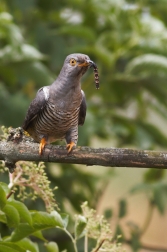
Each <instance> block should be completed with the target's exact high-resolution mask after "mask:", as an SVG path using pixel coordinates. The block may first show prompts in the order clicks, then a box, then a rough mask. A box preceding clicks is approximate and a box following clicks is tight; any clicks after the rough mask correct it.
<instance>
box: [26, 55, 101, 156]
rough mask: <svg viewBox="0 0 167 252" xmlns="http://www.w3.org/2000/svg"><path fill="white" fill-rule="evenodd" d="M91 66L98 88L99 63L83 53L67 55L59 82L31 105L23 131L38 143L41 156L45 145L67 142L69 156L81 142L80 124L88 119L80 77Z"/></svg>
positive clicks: (55, 82)
mask: <svg viewBox="0 0 167 252" xmlns="http://www.w3.org/2000/svg"><path fill="white" fill-rule="evenodd" d="M89 67H93V68H94V72H95V82H96V88H98V72H97V67H96V64H95V63H94V62H93V61H91V60H90V58H89V57H88V56H87V55H84V54H79V53H77V54H71V55H68V56H67V57H66V59H65V61H64V65H63V67H62V69H61V71H60V73H59V75H58V77H57V79H56V80H55V81H54V82H53V83H52V84H51V85H50V86H44V87H41V88H40V89H39V90H38V92H37V94H36V97H35V98H34V100H33V101H32V102H31V104H30V106H29V108H28V111H27V114H26V117H25V120H24V123H23V126H22V127H23V129H24V130H25V131H27V132H28V133H29V135H30V136H32V138H33V139H34V140H35V141H36V142H39V143H40V144H39V154H40V155H41V154H42V153H43V149H44V147H45V145H46V144H49V143H52V142H55V141H56V140H61V139H65V141H66V143H67V145H66V147H67V151H68V153H70V152H71V151H72V149H73V147H74V146H76V144H77V141H78V125H83V124H84V121H85V116H86V100H85V94H84V92H83V90H82V89H81V82H80V80H81V77H82V76H83V74H84V73H85V72H86V71H87V70H88V68H89Z"/></svg>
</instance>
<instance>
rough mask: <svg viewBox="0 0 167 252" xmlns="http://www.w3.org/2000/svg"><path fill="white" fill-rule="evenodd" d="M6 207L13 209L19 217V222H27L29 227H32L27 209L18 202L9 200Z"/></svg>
mask: <svg viewBox="0 0 167 252" xmlns="http://www.w3.org/2000/svg"><path fill="white" fill-rule="evenodd" d="M8 205H11V206H13V207H15V208H16V209H17V211H18V213H19V215H20V219H21V222H27V223H28V224H29V225H32V217H31V213H30V212H29V210H28V208H27V207H26V206H25V205H24V204H23V203H22V202H20V201H16V200H10V201H9V202H8Z"/></svg>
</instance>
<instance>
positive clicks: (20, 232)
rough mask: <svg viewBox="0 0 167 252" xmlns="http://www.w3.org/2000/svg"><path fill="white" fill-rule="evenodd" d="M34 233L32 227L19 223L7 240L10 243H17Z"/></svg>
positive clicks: (34, 230)
mask: <svg viewBox="0 0 167 252" xmlns="http://www.w3.org/2000/svg"><path fill="white" fill-rule="evenodd" d="M34 232H36V229H35V228H34V227H32V226H29V225H28V224H27V223H20V224H19V226H18V227H17V228H16V229H15V230H14V231H13V232H12V234H11V237H10V238H9V240H10V241H12V242H17V241H20V240H22V239H23V238H25V237H28V236H29V235H31V234H33V233H34Z"/></svg>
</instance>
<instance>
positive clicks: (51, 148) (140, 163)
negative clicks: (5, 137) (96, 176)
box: [0, 141, 167, 169]
mask: <svg viewBox="0 0 167 252" xmlns="http://www.w3.org/2000/svg"><path fill="white" fill-rule="evenodd" d="M38 148H39V144H38V143H34V142H29V141H21V142H20V143H15V142H13V141H0V160H5V162H6V166H7V167H9V168H11V169H12V168H14V164H15V162H17V161H19V160H24V161H44V162H55V163H71V164H84V165H101V166H110V167H140V168H158V169H166V168H167V152H165V151H149V150H135V149H121V148H99V149H94V148H89V147H77V148H75V149H74V150H73V151H72V153H70V154H67V150H66V148H65V146H57V145H46V146H45V149H44V152H43V154H42V155H41V156H40V155H39V153H38Z"/></svg>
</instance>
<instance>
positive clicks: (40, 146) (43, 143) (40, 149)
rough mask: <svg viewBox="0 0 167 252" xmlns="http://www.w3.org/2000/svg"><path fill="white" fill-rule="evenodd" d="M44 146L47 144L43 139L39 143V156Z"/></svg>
mask: <svg viewBox="0 0 167 252" xmlns="http://www.w3.org/2000/svg"><path fill="white" fill-rule="evenodd" d="M46 144H47V142H46V139H45V138H44V137H43V138H42V139H41V141H40V144H39V155H42V152H43V150H44V148H45V145H46Z"/></svg>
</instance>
